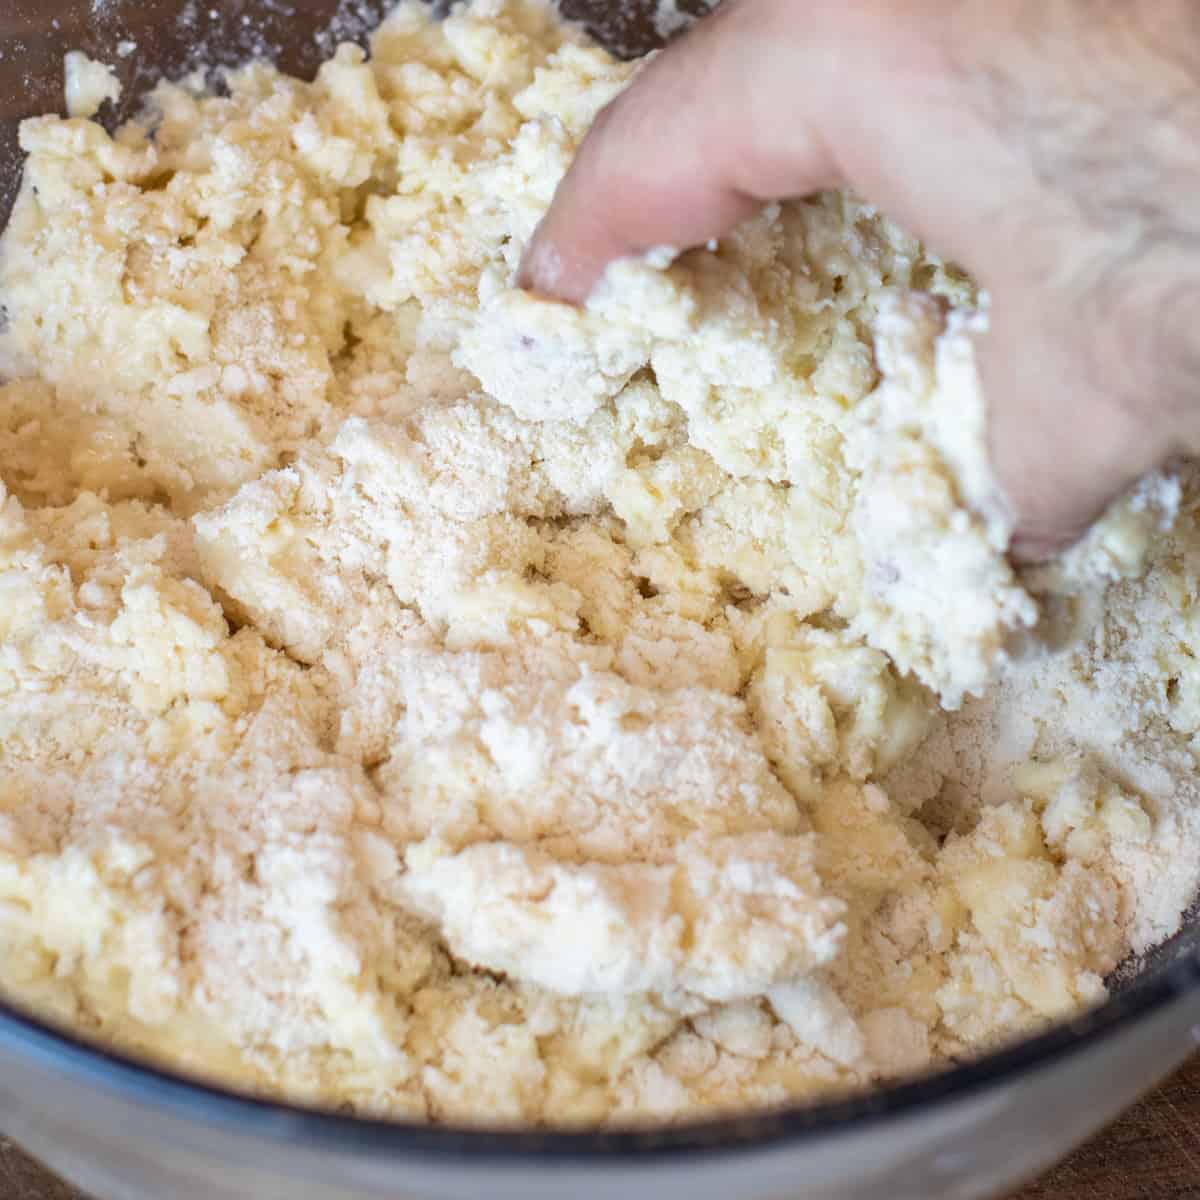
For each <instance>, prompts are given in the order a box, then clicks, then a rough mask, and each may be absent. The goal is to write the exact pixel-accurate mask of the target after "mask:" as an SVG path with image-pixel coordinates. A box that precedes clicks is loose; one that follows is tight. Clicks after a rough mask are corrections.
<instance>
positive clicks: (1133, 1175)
mask: <svg viewBox="0 0 1200 1200" xmlns="http://www.w3.org/2000/svg"><path fill="white" fill-rule="evenodd" d="M0 1200H88V1198H87V1197H85V1196H84V1195H83V1194H82V1193H81V1192H77V1191H76V1190H75V1189H74V1188H71V1187H68V1186H67V1185H66V1184H64V1183H62V1182H60V1181H59V1180H58V1179H56V1178H55V1177H54V1176H53V1175H51V1174H49V1173H48V1172H47V1171H45V1170H43V1169H42V1168H41V1167H40V1166H38V1165H37V1164H36V1163H35V1162H33V1161H32V1160H31V1159H30V1158H28V1157H26V1156H25V1155H24V1154H22V1153H21V1151H20V1150H18V1149H17V1147H16V1146H14V1145H13V1144H12V1142H9V1141H7V1140H5V1138H4V1137H2V1136H0ZM163 1200H169V1198H168V1197H163ZM1007 1200H1200V1055H1197V1056H1196V1057H1195V1058H1193V1059H1192V1060H1191V1062H1190V1063H1189V1064H1188V1065H1187V1066H1185V1067H1184V1068H1183V1069H1182V1070H1181V1071H1180V1072H1179V1073H1178V1074H1177V1075H1176V1076H1175V1077H1174V1078H1173V1079H1172V1080H1170V1082H1168V1083H1166V1084H1164V1085H1163V1087H1161V1088H1160V1089H1159V1090H1158V1091H1157V1092H1154V1093H1153V1094H1152V1095H1150V1096H1148V1097H1147V1098H1146V1099H1145V1100H1143V1101H1142V1103H1141V1104H1139V1105H1137V1107H1136V1108H1133V1109H1131V1110H1130V1111H1129V1112H1128V1113H1126V1114H1125V1116H1123V1117H1122V1118H1121V1119H1120V1120H1119V1121H1117V1122H1116V1123H1115V1124H1114V1125H1112V1126H1111V1127H1110V1128H1109V1129H1107V1130H1106V1131H1105V1132H1104V1133H1102V1134H1101V1135H1100V1136H1099V1137H1097V1138H1095V1139H1094V1140H1093V1141H1092V1142H1090V1143H1089V1144H1088V1145H1086V1146H1084V1147H1083V1148H1082V1149H1081V1150H1079V1151H1077V1152H1076V1153H1075V1154H1074V1155H1072V1156H1071V1158H1069V1159H1068V1160H1067V1161H1066V1162H1065V1163H1063V1164H1062V1165H1061V1166H1060V1167H1057V1168H1056V1169H1055V1170H1053V1171H1051V1172H1050V1174H1048V1175H1047V1176H1045V1177H1044V1178H1043V1179H1041V1180H1039V1181H1038V1182H1037V1183H1035V1184H1031V1185H1030V1186H1029V1187H1026V1188H1023V1189H1022V1190H1021V1191H1020V1192H1018V1193H1017V1194H1016V1195H1014V1196H1010V1197H1008V1198H1007Z"/></svg>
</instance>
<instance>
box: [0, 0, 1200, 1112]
mask: <svg viewBox="0 0 1200 1200" xmlns="http://www.w3.org/2000/svg"><path fill="white" fill-rule="evenodd" d="M76 65H77V67H78V64H76ZM630 72H631V68H630V67H628V66H625V65H621V64H619V63H617V62H615V61H614V60H613V59H611V58H610V57H609V56H608V55H607V54H605V53H604V52H602V51H601V50H599V49H598V48H596V47H594V46H592V45H590V44H589V43H588V42H587V40H586V39H585V38H584V37H583V36H582V35H580V34H578V33H576V32H575V31H573V30H572V29H570V28H568V27H567V26H565V25H563V24H562V23H561V22H560V21H559V20H558V19H557V17H556V16H555V15H554V14H553V12H552V11H551V10H550V9H548V8H546V7H544V6H543V5H542V4H540V3H538V2H536V0H475V2H474V3H473V4H470V5H468V6H467V7H462V8H458V9H456V10H455V11H454V12H452V13H451V15H450V16H448V17H446V18H445V19H444V20H443V21H440V22H437V21H434V20H433V19H432V18H431V17H430V16H429V15H428V13H427V10H426V8H425V6H424V5H422V4H419V3H416V2H414V0H405V2H403V3H402V4H401V5H400V7H398V8H397V9H396V10H395V11H394V12H393V14H392V15H391V16H390V17H389V18H388V19H387V21H385V22H384V24H383V25H382V27H381V28H380V29H379V31H378V32H377V33H376V34H375V36H374V38H373V39H372V42H371V54H370V58H369V59H367V58H366V57H365V56H364V54H363V52H362V51H361V50H359V49H358V48H356V47H354V46H348V45H347V46H343V47H341V48H340V49H339V50H338V52H337V54H336V55H335V57H334V58H333V59H332V60H331V61H330V62H328V63H327V64H326V65H325V66H324V67H323V68H322V69H321V71H320V73H319V75H318V76H317V78H316V80H315V82H312V83H304V82H300V81H298V80H295V79H290V78H287V77H285V76H283V75H281V74H279V73H278V72H277V71H275V70H274V69H273V68H271V67H269V66H267V65H262V64H256V65H253V66H249V67H247V68H245V69H243V70H240V71H236V72H233V73H231V74H230V75H229V77H228V94H227V95H221V96H217V95H211V94H206V93H205V92H204V91H203V90H202V86H201V84H200V83H199V82H197V81H195V80H185V81H184V82H182V83H176V84H168V83H164V84H162V85H160V86H159V87H158V89H157V90H156V91H155V92H154V93H153V95H152V97H151V99H150V102H149V107H148V109H147V112H146V114H145V116H144V117H143V118H142V119H141V120H140V121H139V122H135V123H132V124H129V125H127V126H125V127H124V128H122V129H121V130H119V131H118V132H117V134H116V135H115V136H113V137H110V136H109V135H108V134H107V133H106V132H105V131H104V130H103V129H102V128H101V127H100V126H99V125H97V124H95V123H93V122H91V121H88V120H83V119H77V118H76V119H66V120H63V119H59V118H57V117H45V118H41V119H37V120H33V121H28V122H26V123H25V125H24V127H23V129H22V142H23V145H24V147H25V149H26V150H27V151H28V154H29V158H28V162H27V167H26V173H25V183H24V189H23V191H22V193H21V196H20V199H19V202H18V204H17V207H16V209H15V211H14V214H13V217H12V220H11V223H10V225H9V228H8V231H7V233H6V234H5V236H4V239H3V243H2V245H0V289H2V291H3V295H4V298H5V310H6V325H5V328H4V331H3V334H2V335H0V365H2V367H3V371H4V376H5V378H6V379H7V382H6V383H5V384H4V385H3V386H2V387H0V478H2V480H3V487H4V493H3V494H4V499H3V505H2V507H0V589H3V593H4V604H3V605H2V606H0V614H2V615H0V755H2V761H3V772H2V773H0V987H2V988H3V990H4V992H5V993H6V994H7V995H9V996H10V997H12V998H14V999H16V1000H18V1001H20V1002H22V1003H25V1004H28V1005H30V1006H32V1007H33V1008H35V1009H37V1010H38V1011H41V1012H44V1013H48V1014H50V1015H52V1016H54V1017H55V1018H57V1019H60V1020H62V1021H64V1022H66V1023H68V1024H70V1025H72V1026H75V1027H78V1028H80V1029H83V1030H85V1031H87V1032H89V1033H91V1034H93V1035H95V1036H97V1037H99V1038H101V1039H103V1040H105V1041H107V1042H110V1043H114V1044H116V1045H118V1046H121V1047H123V1048H125V1049H127V1050H131V1051H135V1052H137V1053H140V1054H146V1055H150V1056H152V1057H154V1058H156V1059H158V1060H161V1061H165V1062H167V1063H170V1064H172V1065H174V1066H176V1067H179V1068H183V1069H186V1070H189V1071H192V1072H197V1073H201V1074H204V1075H205V1076H209V1077H214V1078H217V1079H219V1080H221V1081H224V1082H227V1083H230V1084H235V1085H237V1086H240V1087H243V1088H247V1089H250V1090H253V1091H257V1092H262V1093H268V1094H282V1095H287V1096H291V1097H294V1098H299V1099H302V1100H308V1101H313V1102H318V1103H321V1104H326V1105H342V1106H349V1107H350V1108H351V1109H352V1110H353V1111H357V1112H364V1113H367V1112H370V1113H383V1114H393V1115H398V1116H411V1117H418V1118H424V1119H430V1120H482V1121H496V1122H521V1123H578V1122H622V1121H629V1120H633V1119H650V1118H654V1119H671V1120H675V1119H680V1118H683V1117H685V1116H688V1115H692V1114H695V1113H697V1112H702V1111H713V1110H726V1109H735V1108H741V1107H745V1106H753V1105H765V1104H774V1103H779V1102H783V1101H785V1100H789V1099H795V1098H810V1097H813V1096H817V1095H821V1094H826V1093H829V1092H832V1091H839V1090H845V1089H849V1088H861V1087H866V1086H870V1085H873V1084H876V1083H878V1082H880V1081H883V1080H887V1079H891V1078H895V1077H897V1076H900V1075H904V1074H908V1073H911V1072H914V1071H920V1070H924V1069H928V1068H930V1067H932V1066H936V1065H937V1064H939V1063H942V1062H945V1061H946V1060H948V1059H949V1058H951V1057H956V1056H961V1055H963V1054H968V1053H971V1052H973V1051H976V1050H978V1049H979V1048H981V1047H986V1046H988V1045H992V1044H994V1043H996V1042H997V1041H998V1040H1000V1039H1003V1038H1007V1037H1011V1036H1014V1035H1016V1034H1019V1033H1022V1032H1025V1031H1027V1030H1029V1029H1031V1028H1033V1027H1036V1026H1037V1025H1038V1024H1040V1023H1043V1022H1046V1021H1050V1020H1054V1019H1057V1018H1060V1017H1062V1016H1064V1015H1067V1014H1069V1013H1072V1012H1074V1011H1076V1010H1077V1009H1078V1008H1079V1006H1081V1005H1086V1004H1090V1003H1093V1002H1095V1001H1096V1000H1098V999H1100V998H1101V997H1102V996H1103V995H1104V992H1105V984H1104V979H1105V976H1106V975H1107V974H1108V973H1109V972H1111V971H1112V970H1113V968H1114V967H1116V966H1117V964H1118V963H1119V962H1120V961H1121V960H1122V959H1123V958H1125V957H1126V956H1127V955H1128V954H1129V953H1131V952H1135V953H1136V952H1139V951H1141V950H1144V949H1146V948H1147V947H1149V946H1151V945H1152V944H1154V943H1155V942H1156V941H1158V940H1160V939H1161V938H1163V937H1164V936H1166V935H1167V934H1169V933H1170V932H1171V931H1172V930H1173V929H1174V928H1175V927H1177V925H1178V923H1179V921H1180V916H1181V913H1182V912H1183V910H1184V908H1185V907H1186V906H1187V904H1188V903H1189V902H1190V900H1191V899H1192V897H1193V896H1194V894H1195V892H1196V889H1197V884H1198V882H1200V803H1198V802H1197V801H1198V797H1197V794H1196V792H1197V783H1196V779H1197V770H1196V767H1197V763H1196V758H1197V754H1198V753H1200V669H1198V668H1197V665H1196V662H1197V657H1198V656H1200V621H1198V620H1197V616H1196V608H1195V604H1196V601H1195V597H1196V596H1197V595H1198V594H1200V580H1198V578H1197V576H1198V573H1200V527H1198V517H1200V511H1198V510H1200V500H1198V496H1200V489H1198V488H1197V485H1196V481H1195V479H1194V477H1193V476H1192V475H1190V474H1187V473H1185V474H1182V475H1180V476H1177V477H1174V478H1171V479H1165V478H1163V479H1154V480H1149V481H1147V482H1146V483H1145V484H1144V485H1143V486H1142V488H1141V489H1139V491H1138V492H1137V493H1136V494H1135V495H1134V496H1132V497H1131V498H1130V499H1129V500H1128V501H1127V502H1125V503H1124V504H1123V505H1122V506H1120V508H1119V509H1118V510H1117V511H1115V512H1114V513H1113V514H1112V515H1111V517H1110V518H1109V519H1108V520H1107V521H1106V522H1105V523H1104V524H1103V525H1102V526H1101V527H1100V528H1099V529H1098V530H1097V531H1096V532H1095V533H1094V534H1093V535H1092V537H1091V538H1090V539H1089V541H1088V542H1087V543H1086V544H1085V545H1084V546H1083V547H1081V548H1080V549H1079V550H1078V551H1077V552H1076V553H1075V554H1074V556H1073V557H1072V558H1070V559H1069V560H1068V561H1066V562H1065V563H1064V564H1062V565H1060V566H1059V567H1057V568H1055V569H1053V570H1049V569H1048V570H1044V571H1042V572H1039V573H1038V574H1037V575H1033V576H1030V577H1028V578H1025V579H1019V578H1017V577H1016V576H1014V574H1013V572H1012V570H1011V569H1010V567H1009V566H1008V564H1007V563H1006V561H1005V558H1004V549H1005V546H1006V544H1007V539H1008V536H1009V526H1008V524H1007V518H1006V516H1005V512H1004V508H1003V506H1002V505H1001V504H1000V503H998V501H997V499H996V497H995V495H994V493H993V489H992V486H991V483H990V477H989V474H988V471H987V463H986V457H985V454H984V434H983V431H984V419H983V405H982V402H981V399H980V396H979V392H978V388H977V386H976V382H975V375H974V367H973V358H972V337H973V335H974V332H975V331H976V330H977V329H978V328H979V327H980V326H981V323H982V322H983V321H984V320H985V315H984V314H983V313H982V312H981V311H980V310H981V301H980V299H979V298H978V297H977V296H976V295H975V293H974V291H973V289H972V287H971V285H970V283H969V282H968V281H967V280H965V279H964V278H963V277H962V276H961V275H960V274H959V273H958V272H956V271H955V270H953V269H952V268H950V267H948V266H947V265H945V264H943V263H942V262H940V261H939V260H938V259H936V258H935V257H933V256H932V255H930V254H929V253H928V252H927V251H926V250H924V249H923V248H922V247H921V246H920V245H919V244H918V243H917V242H915V241H913V240H912V239H911V238H909V237H907V236H905V234H904V233H902V232H901V231H900V230H899V229H897V228H896V227H895V226H893V225H892V224H890V223H889V222H888V221H887V220H886V219H885V218H884V217H883V216H881V215H880V214H879V213H878V212H876V211H874V210H873V209H871V208H870V207H868V206H866V205H864V204H862V203H861V202H859V201H857V200H855V199H854V198H852V197H850V196H846V195H826V196H823V197H820V198H816V199H812V200H808V201H803V202H794V203H788V204H785V205H782V206H774V207H771V208H769V209H768V210H767V211H766V212H765V213H763V214H762V215H761V216H760V217H758V218H756V219H754V220H752V221H749V222H747V223H746V224H745V225H744V226H743V227H742V228H740V229H739V230H738V231H737V232H736V233H735V234H733V235H732V236H730V237H729V238H728V239H726V240H724V241H722V242H721V244H720V245H719V246H717V247H716V248H715V249H710V250H704V251H697V252H692V253H689V254H686V255H683V256H681V257H679V256H675V255H674V254H672V253H671V252H669V251H663V252H661V253H658V254H655V255H652V256H651V257H650V259H649V260H648V261H646V262H641V263H626V264H620V265H619V266H618V267H616V268H614V269H613V271H612V272H610V275H609V277H608V279H607V281H606V283H605V285H604V287H603V288H602V289H601V291H600V293H599V294H598V295H597V297H596V298H595V300H594V301H593V302H592V303H591V304H590V305H589V307H588V309H587V310H586V311H582V312H578V311H575V310H572V309H568V308H564V307H560V306H556V305H552V304H547V303H544V302H541V301H538V300H536V299H533V298H531V297H529V296H526V295H524V294H522V293H520V292H518V291H516V290H514V288H513V286H512V280H513V275H514V270H515V268H516V265H517V263H518V261H519V258H520V254H521V251H522V248H523V247H524V245H525V244H526V242H527V240H528V238H529V236H530V234H531V233H532V231H533V229H534V227H535V225H536V223H537V220H538V218H539V217H540V215H541V214H542V213H543V212H544V211H545V209H546V207H547V205H548V203H549V201H550V198H551V195H552V193H553V190H554V187H555V184H556V182H557V180H558V179H559V178H560V177H561V175H562V173H563V171H564V170H565V168H566V166H567V164H568V162H569V161H570V158H571V155H572V153H573V151H574V149H575V147H576V146H577V145H578V143H579V140H580V138H581V137H582V136H583V134H584V132H585V131H586V129H587V127H588V124H589V123H590V121H591V120H592V118H593V117H594V115H595V113H596V112H597V110H598V109H599V107H600V106H601V105H602V104H603V103H604V102H605V101H606V100H608V99H609V98H610V97H612V96H613V95H614V94H615V93H616V92H618V91H619V90H620V88H621V87H622V86H624V84H625V83H626V81H627V80H628V79H629V77H630ZM76 78H77V79H82V76H79V75H78V74H77V75H76ZM88 78H89V79H93V81H95V80H98V78H99V77H98V76H93V75H92V74H90V73H89V76H88ZM87 90H88V91H89V93H90V94H91V95H92V98H93V99H95V97H96V95H98V94H99V93H98V92H97V91H96V90H95V89H94V88H92V87H91V86H90V85H89V87H88V89H87ZM100 90H101V91H103V89H100ZM106 94H107V93H106ZM90 107H91V103H90V102H89V103H88V104H86V105H83V106H79V105H76V109H77V111H79V112H86V111H87V109H88V108H90ZM93 111H94V110H93Z"/></svg>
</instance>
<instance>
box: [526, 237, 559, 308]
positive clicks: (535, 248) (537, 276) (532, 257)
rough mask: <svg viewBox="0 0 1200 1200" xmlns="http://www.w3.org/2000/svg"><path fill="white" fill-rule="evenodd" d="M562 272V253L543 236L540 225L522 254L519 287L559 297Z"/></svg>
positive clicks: (541, 294)
mask: <svg viewBox="0 0 1200 1200" xmlns="http://www.w3.org/2000/svg"><path fill="white" fill-rule="evenodd" d="M562 273H563V271H562V255H561V254H559V252H558V247H557V246H555V245H554V244H553V243H552V242H548V241H547V240H546V239H545V237H544V236H542V231H541V226H539V227H538V228H537V229H536V230H535V231H534V234H533V237H532V239H531V240H530V242H529V245H528V246H527V247H526V248H525V253H524V254H523V255H522V256H521V265H520V266H519V267H518V268H517V287H519V288H522V289H524V290H525V291H527V292H534V293H536V294H537V295H540V296H550V297H557V296H558V294H559V287H560V286H561V284H562Z"/></svg>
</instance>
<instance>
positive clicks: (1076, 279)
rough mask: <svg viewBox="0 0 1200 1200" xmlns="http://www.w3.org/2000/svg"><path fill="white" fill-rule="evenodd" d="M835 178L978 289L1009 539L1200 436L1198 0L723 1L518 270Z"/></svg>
mask: <svg viewBox="0 0 1200 1200" xmlns="http://www.w3.org/2000/svg"><path fill="white" fill-rule="evenodd" d="M831 187H849V188H852V189H854V190H855V191H857V192H858V193H859V194H860V195H863V196H865V197H866V198H868V199H869V200H870V201H871V202H872V203H874V204H877V205H878V206H879V207H880V208H882V209H883V210H884V211H886V212H888V213H889V215H890V216H892V217H893V218H895V219H896V220H897V221H899V222H900V223H901V224H903V225H904V226H905V227H906V228H908V229H909V230H910V231H911V232H913V233H914V234H916V235H917V236H918V237H921V238H922V239H923V240H925V241H926V242H927V243H928V244H929V245H931V246H933V247H934V248H935V249H936V250H937V251H938V252H939V253H941V254H942V255H944V256H946V257H947V258H950V259H952V260H954V261H956V262H958V263H959V264H961V265H962V266H964V267H966V268H967V269H968V270H970V271H971V272H972V274H973V275H974V276H975V278H976V279H977V280H978V281H979V282H980V284H981V285H982V286H983V287H984V288H986V290H987V291H988V293H989V294H990V296H991V302H992V306H991V328H990V331H989V332H988V334H987V335H986V336H985V338H984V339H983V340H982V342H981V345H980V371H981V375H982V380H983V385H984V389H985V393H986V395H987V397H988V410H989V421H990V440H991V454H992V461H993V465H994V467H995V470H996V473H997V477H998V480H999V482H1000V485H1001V487H1002V489H1003V491H1004V492H1005V494H1006V496H1007V497H1008V500H1009V503H1010V504H1011V505H1012V507H1013V509H1014V515H1015V518H1016V525H1017V528H1016V534H1015V536H1014V539H1013V545H1012V553H1013V556H1014V558H1016V559H1018V560H1022V561H1039V560H1042V559H1045V558H1047V557H1050V556H1052V555H1054V554H1056V553H1057V552H1059V551H1061V550H1062V549H1064V548H1065V547H1066V546H1068V545H1070V544H1071V543H1072V542H1073V541H1075V540H1076V539H1078V538H1079V537H1080V536H1081V535H1082V534H1083V532H1085V531H1086V529H1087V528H1088V526H1089V525H1090V524H1091V523H1092V522H1093V521H1094V520H1095V518H1096V517H1097V516H1099V515H1100V514H1101V513H1102V512H1103V510H1104V508H1105V507H1106V505H1107V504H1108V503H1109V502H1110V501H1111V500H1112V499H1113V498H1114V497H1115V496H1116V495H1118V494H1120V493H1121V492H1122V491H1124V490H1125V489H1126V488H1127V487H1128V486H1129V485H1130V484H1132V483H1133V482H1134V481H1135V480H1136V479H1137V478H1138V477H1139V476H1141V475H1142V474H1144V473H1145V472H1146V471H1147V470H1150V469H1152V468H1154V467H1157V466H1160V465H1162V464H1163V463H1164V462H1165V461H1167V460H1169V459H1170V458H1172V457H1176V456H1182V455H1194V454H1196V453H1197V452H1200V4H1196V3H1195V2H1194V0H725V3H724V5H723V6H722V7H720V8H719V9H718V10H717V11H716V12H715V13H713V14H712V15H711V16H710V17H708V18H706V19H705V20H703V21H701V22H700V23H699V24H698V25H697V26H696V27H695V28H693V29H692V30H691V31H690V32H689V33H688V34H686V35H685V36H684V37H682V38H680V39H679V40H678V41H676V42H675V43H673V44H672V45H671V46H669V47H668V48H667V49H666V50H665V51H663V52H662V53H660V54H659V55H657V56H655V57H654V58H652V59H651V60H650V61H649V62H648V63H647V64H646V66H645V67H644V68H642V69H641V70H640V71H639V73H638V74H637V76H636V77H635V79H634V81H633V82H632V84H631V85H630V86H629V87H628V88H627V89H626V90H625V91H624V92H623V93H622V94H621V95H620V96H618V97H617V99H616V100H615V101H613V102H612V103H611V104H610V105H608V107H607V108H605V109H604V110H603V111H602V112H601V113H600V114H599V116H598V118H597V120H596V122H595V124H594V126H593V128H592V129H591V131H590V132H589V134H588V136H587V137H586V138H585V140H584V142H583V144H582V145H581V147H580V150H579V153H578V155H577V157H576V159H575V161H574V163H573V165H572V167H571V169H570V171H569V172H568V174H567V175H566V177H565V178H564V179H563V181H562V182H561V184H560V185H559V188H558V190H557V193H556V195H555V198H554V202H553V204H552V206H551V208H550V210H549V212H548V213H547V215H546V217H545V219H544V220H543V221H542V223H541V225H540V226H539V228H538V230H537V232H536V234H535V235H534V238H533V239H532V241H531V242H530V245H529V247H528V249H527V250H526V254H525V257H524V260H523V262H522V264H521V269H520V271H519V273H518V282H519V283H520V285H521V286H523V287H526V288H528V289H530V290H532V291H535V292H537V293H539V294H542V295H546V296H548V297H554V298H557V299H561V300H566V301H569V302H572V303H581V302H583V301H584V300H585V299H586V297H587V295H588V294H589V292H590V290H591V288H592V286H593V285H594V284H595V283H596V282H597V280H598V279H599V277H600V276H601V275H602V273H603V271H604V269H605V267H606V266H607V264H608V263H609V262H611V261H613V260H614V259H617V258H620V257H624V256H627V255H631V254H638V253H643V252H645V251H646V250H648V249H650V248H651V247H655V246H659V245H671V246H676V247H680V248H686V247H690V246H696V245H699V244H701V243H703V242H705V241H708V240H709V239H711V238H715V237H719V236H721V235H722V234H723V233H726V232H727V231H728V230H729V229H731V228H732V227H733V226H734V225H736V224H737V223H738V222H739V221H741V220H743V219H745V218H746V217H748V216H750V215H751V214H752V213H754V212H755V211H757V210H758V209H759V208H760V207H761V206H762V205H763V204H765V203H766V202H768V201H770V200H774V199H779V198H784V197H788V196H800V195H805V194H809V193H812V192H815V191H818V190H822V189H825V188H831Z"/></svg>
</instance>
